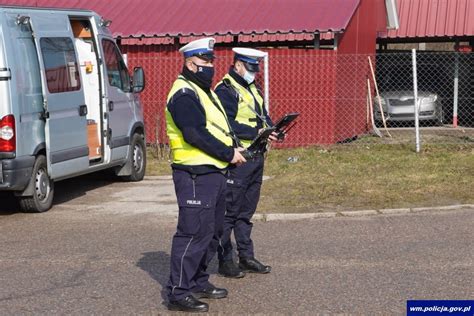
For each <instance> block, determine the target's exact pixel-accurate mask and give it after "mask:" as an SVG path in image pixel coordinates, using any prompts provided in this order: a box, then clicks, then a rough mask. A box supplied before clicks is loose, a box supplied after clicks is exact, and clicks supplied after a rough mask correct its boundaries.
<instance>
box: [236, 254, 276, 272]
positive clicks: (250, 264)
mask: <svg viewBox="0 0 474 316" xmlns="http://www.w3.org/2000/svg"><path fill="white" fill-rule="evenodd" d="M239 267H240V268H241V269H242V270H243V271H245V272H250V273H262V274H265V273H269V272H270V271H272V267H270V266H266V265H264V264H262V263H261V262H259V261H258V260H257V259H255V258H240V260H239Z"/></svg>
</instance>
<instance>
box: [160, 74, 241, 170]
mask: <svg viewBox="0 0 474 316" xmlns="http://www.w3.org/2000/svg"><path fill="white" fill-rule="evenodd" d="M180 89H190V90H192V91H194V93H195V94H196V96H197V97H198V99H199V102H200V103H201V105H202V106H203V108H204V111H205V115H206V129H207V130H208V131H209V133H211V134H212V135H213V136H214V137H215V138H217V139H218V140H220V141H221V142H222V143H224V144H225V145H227V146H232V138H231V137H230V136H229V134H230V128H229V124H228V121H227V116H226V114H225V111H224V108H223V107H222V104H221V103H220V101H219V98H218V97H217V95H216V94H215V93H214V91H212V90H211V93H212V95H213V96H214V100H215V101H216V102H217V103H218V106H219V107H220V110H219V109H218V108H217V107H216V106H215V105H214V103H213V102H212V101H211V99H210V98H209V96H208V95H207V94H206V92H205V91H204V90H202V89H201V88H200V87H199V86H198V85H196V84H194V83H193V82H191V81H189V80H187V79H185V78H184V77H183V76H179V77H178V79H176V81H175V82H174V84H173V86H172V88H171V91H170V92H169V94H168V98H167V100H166V102H167V103H169V101H170V100H171V98H172V97H173V96H174V94H175V93H176V92H178V91H179V90H180ZM165 116H166V132H167V134H168V138H169V141H170V147H171V152H172V156H173V163H175V164H182V165H191V166H196V165H212V166H215V167H217V168H219V169H224V168H226V167H227V166H228V165H229V163H228V162H225V161H221V160H219V159H216V158H214V157H212V156H210V155H208V154H206V153H205V152H203V151H202V150H200V149H199V148H196V147H194V146H192V145H190V144H188V143H186V141H185V140H184V138H183V134H182V133H181V130H180V129H179V128H178V127H177V126H176V124H175V122H174V121H173V117H172V116H171V113H170V112H169V111H168V107H166V108H165ZM215 125H217V126H218V127H216V126H215ZM226 133H228V134H226Z"/></svg>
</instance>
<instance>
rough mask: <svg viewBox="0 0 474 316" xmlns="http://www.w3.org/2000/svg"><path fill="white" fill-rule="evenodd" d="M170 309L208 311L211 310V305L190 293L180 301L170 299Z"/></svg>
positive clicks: (191, 311) (195, 311)
mask: <svg viewBox="0 0 474 316" xmlns="http://www.w3.org/2000/svg"><path fill="white" fill-rule="evenodd" d="M168 309H169V310H170V311H182V312H190V313H201V312H207V311H208V310H209V305H208V304H207V303H204V302H201V301H198V300H197V299H196V298H194V296H192V295H188V296H186V297H185V298H183V299H180V300H178V301H169V303H168Z"/></svg>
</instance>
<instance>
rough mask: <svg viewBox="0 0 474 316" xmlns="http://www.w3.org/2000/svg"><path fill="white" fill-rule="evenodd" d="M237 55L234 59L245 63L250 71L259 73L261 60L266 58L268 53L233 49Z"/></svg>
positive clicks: (238, 48) (256, 50)
mask: <svg viewBox="0 0 474 316" xmlns="http://www.w3.org/2000/svg"><path fill="white" fill-rule="evenodd" d="M232 50H233V51H234V53H235V56H234V59H237V60H240V61H242V62H244V65H245V68H247V70H248V71H253V72H258V71H259V70H260V69H259V64H260V59H261V58H263V57H265V55H266V54H267V53H265V52H262V51H261V50H258V49H253V48H244V47H235V48H232Z"/></svg>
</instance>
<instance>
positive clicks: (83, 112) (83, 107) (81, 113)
mask: <svg viewBox="0 0 474 316" xmlns="http://www.w3.org/2000/svg"><path fill="white" fill-rule="evenodd" d="M86 115H87V105H81V106H80V107H79V116H86Z"/></svg>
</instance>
